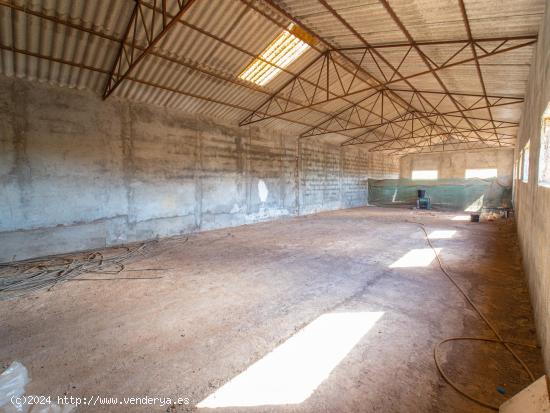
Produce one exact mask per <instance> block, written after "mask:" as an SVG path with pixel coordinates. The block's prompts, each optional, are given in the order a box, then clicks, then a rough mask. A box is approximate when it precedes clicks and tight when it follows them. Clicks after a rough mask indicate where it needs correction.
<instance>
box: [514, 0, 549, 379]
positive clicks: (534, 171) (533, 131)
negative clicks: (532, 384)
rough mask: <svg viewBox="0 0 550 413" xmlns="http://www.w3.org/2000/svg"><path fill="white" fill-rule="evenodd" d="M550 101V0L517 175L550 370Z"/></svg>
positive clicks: (527, 259) (525, 250) (519, 211)
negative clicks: (547, 135)
mask: <svg viewBox="0 0 550 413" xmlns="http://www.w3.org/2000/svg"><path fill="white" fill-rule="evenodd" d="M549 103H550V3H549V2H547V3H546V12H545V17H544V19H543V22H542V25H541V29H540V33H539V39H538V43H537V50H536V53H535V55H534V56H533V61H532V63H531V71H530V74H529V85H528V90H527V98H526V100H525V103H524V109H523V114H522V118H521V123H520V127H519V131H518V146H517V149H516V154H515V158H516V160H517V159H518V154H519V150H521V149H522V148H523V147H524V146H525V144H526V143H527V141H528V140H530V150H529V152H530V154H529V158H530V162H529V179H528V182H527V183H524V182H521V181H520V180H516V181H515V185H516V188H515V189H516V191H515V206H516V215H517V227H518V236H519V241H520V248H521V252H522V256H523V267H524V270H525V272H526V273H527V277H528V280H529V288H530V292H531V302H532V303H533V307H534V310H535V321H536V325H537V334H538V336H539V339H540V343H541V345H542V351H543V357H544V361H545V366H546V374H547V375H550V314H549V312H550V188H548V187H544V186H541V185H539V183H538V171H539V168H540V165H539V154H540V142H541V118H542V115H543V112H544V110H545V109H546V107H547V105H548V104H549Z"/></svg>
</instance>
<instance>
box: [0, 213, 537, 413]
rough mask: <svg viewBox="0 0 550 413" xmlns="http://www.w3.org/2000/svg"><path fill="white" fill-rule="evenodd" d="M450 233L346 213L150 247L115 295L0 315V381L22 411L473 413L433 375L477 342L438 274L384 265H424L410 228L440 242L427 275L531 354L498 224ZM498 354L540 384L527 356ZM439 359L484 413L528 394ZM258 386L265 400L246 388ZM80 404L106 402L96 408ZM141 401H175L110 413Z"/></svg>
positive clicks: (514, 377) (61, 291) (30, 301)
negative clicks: (63, 403)
mask: <svg viewBox="0 0 550 413" xmlns="http://www.w3.org/2000/svg"><path fill="white" fill-rule="evenodd" d="M455 215H456V214H449V213H441V212H418V211H411V210H404V209H402V210H401V209H380V208H359V209H352V210H343V211H335V212H328V213H321V214H317V215H311V216H305V217H299V218H293V219H285V220H279V221H275V222H269V223H262V224H255V225H250V226H243V227H238V228H232V229H225V230H219V231H211V232H207V233H201V234H196V235H192V236H190V237H189V239H188V241H187V242H184V240H183V239H180V240H177V241H167V242H165V241H161V242H159V243H158V244H156V245H154V246H152V247H151V248H150V249H149V250H148V252H147V253H146V254H145V255H144V256H140V257H138V258H135V259H133V260H132V261H131V262H128V263H127V264H126V270H125V271H124V272H122V273H120V274H118V275H114V276H113V278H121V279H117V280H96V281H85V280H84V281H78V282H77V281H69V282H66V283H63V284H60V285H57V286H56V287H55V288H53V289H52V290H51V291H44V292H40V293H38V294H33V295H32V296H28V297H24V298H19V299H15V300H10V301H3V302H0V314H1V316H0V363H1V364H0V367H2V368H6V367H7V366H8V365H9V364H10V362H11V361H13V360H19V361H21V362H22V363H23V364H24V365H25V366H26V367H27V368H28V369H29V373H30V375H31V378H32V381H31V383H30V385H29V386H28V389H27V390H28V391H27V394H34V395H52V396H61V395H68V396H75V397H82V398H84V397H86V398H87V403H93V402H92V401H90V399H94V400H95V403H96V406H80V407H79V408H78V410H77V411H78V412H95V411H108V412H115V411H116V412H164V411H178V412H179V411H194V410H195V409H197V410H198V411H205V412H208V411H214V410H209V409H208V408H200V407H199V408H197V407H196V405H197V404H199V403H200V402H201V401H204V400H205V399H206V401H205V402H203V405H208V401H209V400H210V401H211V400H212V397H210V398H209V396H211V395H212V394H215V393H216V392H217V391H219V392H220V393H217V394H220V395H221V396H223V397H220V398H218V399H217V400H218V404H219V405H222V406H233V407H220V408H217V409H216V410H215V411H220V412H226V411H238V412H315V413H320V412H383V413H392V412H415V413H416V412H445V413H452V412H464V413H475V412H487V411H490V410H488V409H486V408H483V407H480V406H478V405H476V404H474V403H473V402H471V401H469V400H467V399H465V398H464V397H462V396H461V395H459V394H458V393H456V392H455V391H454V390H453V389H452V388H451V387H450V386H449V385H448V384H447V383H446V382H445V381H444V380H443V379H442V378H441V377H440V375H439V374H438V372H437V370H436V367H435V365H434V359H433V351H434V346H435V345H436V344H437V343H438V342H439V341H441V340H443V339H445V338H447V337H452V336H485V337H492V335H491V333H490V331H489V330H488V329H487V327H486V326H485V325H484V324H483V323H482V322H481V321H480V320H479V318H478V316H477V315H476V313H475V312H474V311H473V310H472V309H471V308H470V307H469V306H468V304H467V303H466V302H465V300H464V299H463V298H462V297H461V296H460V295H459V293H458V292H457V291H456V290H455V289H454V287H453V286H452V285H451V283H450V282H449V280H448V279H446V278H445V277H444V275H443V274H442V272H441V270H440V268H439V266H438V264H437V260H433V261H432V262H431V264H429V265H427V266H424V267H418V266H399V265H396V264H395V263H396V261H398V260H399V259H400V258H401V257H402V256H404V255H405V254H407V253H409V252H410V251H411V250H416V249H423V250H424V249H428V248H429V246H428V244H427V242H426V240H425V237H424V234H423V232H422V231H421V230H420V228H419V226H418V225H416V224H414V223H411V222H410V221H419V222H423V223H424V224H425V225H426V229H427V231H428V233H432V231H435V230H442V231H456V232H455V233H452V234H451V235H452V236H451V238H447V239H433V240H432V242H433V244H434V247H436V248H441V250H440V256H441V260H442V262H443V264H444V265H445V266H446V268H447V269H448V270H449V272H450V273H452V274H453V275H454V276H455V277H456V278H457V280H458V281H459V283H460V285H461V286H463V287H464V288H465V289H466V290H467V291H468V292H469V294H470V295H471V297H472V298H473V300H474V301H475V302H476V303H477V304H478V305H479V306H480V307H481V308H482V310H483V311H484V313H485V314H486V315H487V316H488V318H490V319H491V320H492V321H493V322H494V324H495V325H496V326H497V327H498V329H499V330H500V332H501V334H502V335H503V336H504V337H505V338H506V339H508V340H511V341H519V342H524V343H534V342H535V330H534V323H533V315H532V312H531V307H530V303H529V296H528V292H527V289H526V284H525V281H524V279H523V274H522V271H521V267H520V256H519V252H518V246H517V242H516V236H515V230H514V228H515V227H514V224H513V222H512V221H510V220H509V221H508V222H505V221H504V220H500V221H497V222H481V223H470V222H467V221H457V220H452V218H453V217H455ZM446 234H447V236H448V235H449V233H446ZM429 251H431V250H429ZM400 263H403V261H401V262H400ZM392 264H393V265H392ZM416 264H417V263H415V262H412V264H411V263H408V264H407V263H404V265H416ZM132 269H134V270H136V269H137V270H140V271H128V270H132ZM94 277H96V278H97V274H96V275H93V274H90V275H87V276H85V277H84V276H81V277H80V278H87V279H88V278H94ZM139 277H147V278H146V279H142V280H135V279H127V278H139ZM155 277H162V278H160V279H158V278H155ZM102 278H104V277H102ZM331 317H332V318H331ZM323 329H324V330H323ZM514 348H515V349H516V350H517V351H518V353H520V354H521V356H522V357H523V358H524V360H525V361H526V362H527V364H528V365H529V366H530V367H531V369H532V370H533V372H534V373H535V376H536V377H539V376H541V375H542V374H543V367H542V360H541V356H540V352H539V351H538V350H528V349H527V350H526V349H525V348H523V347H514ZM442 349H443V353H444V354H443V356H442V357H443V367H444V369H445V371H446V372H447V374H448V375H449V376H450V377H452V378H453V379H454V380H456V382H457V383H459V385H461V386H463V387H464V388H465V389H467V390H469V391H470V392H471V393H472V394H473V395H476V396H477V397H480V398H483V399H484V400H487V401H488V402H491V403H497V404H499V403H501V402H503V401H504V400H506V399H507V398H508V397H510V395H513V394H514V393H516V392H517V391H518V390H520V389H521V388H523V387H525V386H526V385H527V384H528V382H529V380H528V376H527V375H526V374H525V372H523V371H522V370H521V368H520V367H519V365H518V364H517V363H516V362H515V361H514V360H513V359H512V356H511V355H510V354H509V353H507V352H506V351H505V350H503V348H502V347H501V346H500V345H499V344H490V343H482V342H471V341H468V342H453V343H448V344H445V345H444V346H443V347H442ZM273 350H275V351H273ZM272 351H273V353H270V352H272ZM264 357H265V358H264ZM288 357H294V358H293V359H292V361H290V362H289V360H288ZM285 358H286V359H285ZM266 359H267V361H266ZM308 363H309V364H308ZM325 364H326V365H325ZM250 366H252V367H250ZM304 366H306V367H304ZM249 367H250V368H249ZM247 369H248V370H247ZM270 369H271V370H270ZM245 370H246V371H245ZM304 370H307V372H304ZM242 372H244V373H243V374H241V373H242ZM306 373H307V374H306ZM247 374H251V375H252V376H250V377H252V378H250V377H248V378H247V377H245V376H246V375H247ZM304 374H305V376H304ZM262 375H263V376H262ZM236 377H237V379H235V380H234V381H233V382H234V383H233V384H232V385H227V386H226V387H225V388H224V387H223V386H224V384H225V383H227V382H228V381H230V380H232V379H234V378H236ZM247 380H248V381H247ZM272 381H274V382H275V383H276V386H279V391H274V390H273V389H266V388H262V386H264V387H265V386H266V383H270V382H272ZM243 383H244V384H246V383H248V384H249V385H251V387H246V385H245V386H244V388H243ZM289 383H290V384H289ZM305 384H308V386H309V387H308V386H306V387H307V388H304V389H301V388H300V387H301V386H302V385H305ZM498 386H501V387H502V388H503V389H504V390H505V392H506V394H504V395H503V394H501V393H499V392H498V391H497V387H498ZM239 389H240V390H241V393H240V394H233V395H232V396H231V395H230V396H228V394H230V393H231V391H234V392H237V391H238V390H239ZM503 389H500V390H501V391H502V390H503ZM285 391H286V392H290V393H292V394H288V395H287V394H286V393H285ZM270 392H272V393H274V394H270ZM96 396H100V397H110V396H112V397H118V399H117V401H116V402H114V403H115V405H111V406H99V404H101V402H105V400H99V399H97V398H96ZM144 396H151V397H163V398H172V399H173V400H175V399H177V398H187V399H188V400H183V401H180V402H181V403H180V404H177V402H176V404H175V405H172V406H170V404H169V403H168V404H167V405H162V404H163V403H164V402H167V400H160V401H157V403H156V404H155V405H143V404H142V405H129V404H128V403H127V402H128V401H127V400H126V401H124V400H122V398H123V397H139V398H143V397H144ZM224 397H225V399H224ZM228 397H229V399H228ZM231 397H233V399H231ZM270 397H271V398H270ZM224 400H225V401H224ZM227 400H230V402H228V401H227ZM231 400H232V401H231ZM266 400H268V402H266ZM82 401H83V399H82ZM187 401H188V404H186V402H187ZM111 403H113V400H111ZM135 403H140V402H137V401H136V402H135ZM135 403H134V404H135ZM141 403H146V402H145V401H144V400H141ZM224 403H225V404H224ZM235 405H237V406H238V407H235ZM199 406H201V405H200V404H199ZM244 406H247V407H244Z"/></svg>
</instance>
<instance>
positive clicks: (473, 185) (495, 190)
mask: <svg viewBox="0 0 550 413" xmlns="http://www.w3.org/2000/svg"><path fill="white" fill-rule="evenodd" d="M418 189H424V190H426V196H427V197H429V198H430V199H431V204H432V207H433V208H438V209H449V210H462V211H464V210H468V211H479V210H480V209H481V208H482V207H485V208H511V206H512V187H509V186H504V185H502V184H500V183H499V182H498V181H497V179H496V178H491V179H478V178H474V179H438V180H437V181H424V180H415V181H413V180H410V179H369V180H368V190H369V204H372V205H379V206H400V205H405V206H415V205H416V200H417V197H418V194H417V190H418Z"/></svg>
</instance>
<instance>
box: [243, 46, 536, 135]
mask: <svg viewBox="0 0 550 413" xmlns="http://www.w3.org/2000/svg"><path fill="white" fill-rule="evenodd" d="M536 42H537V37H536V36H519V37H506V38H487V39H474V40H472V41H470V40H464V41H438V42H425V43H415V44H411V43H402V44H391V45H377V46H370V47H355V48H346V49H338V50H330V51H327V52H325V53H323V54H321V55H319V56H318V57H317V59H315V60H314V61H312V62H311V63H310V64H308V65H307V66H306V67H305V68H304V69H303V70H302V71H301V72H300V73H299V74H297V75H296V76H294V77H292V78H291V79H290V80H288V81H287V82H286V83H285V84H284V85H283V86H282V87H280V88H279V89H278V90H277V91H276V92H275V93H273V94H272V95H270V96H269V97H268V98H267V99H266V100H265V101H264V102H263V103H261V104H260V105H259V106H258V107H257V108H256V109H255V110H254V111H253V112H251V113H250V114H249V115H248V116H247V117H246V118H244V119H243V120H242V121H241V122H240V125H241V126H243V125H248V124H251V123H256V122H260V121H263V120H267V119H270V118H273V117H280V116H283V115H286V114H288V113H293V112H297V111H300V110H303V109H309V108H312V107H314V106H316V105H319V104H323V103H329V102H334V101H338V100H342V99H352V100H357V99H358V98H359V99H360V100H359V102H357V103H354V104H352V105H350V106H348V108H347V109H349V108H350V107H351V106H353V105H358V106H361V99H364V95H365V94H366V93H369V92H372V91H373V90H381V89H383V88H388V89H389V86H391V85H395V84H397V83H402V82H404V81H407V80H409V79H413V78H416V77H419V76H423V75H427V74H429V73H433V72H439V71H441V70H443V69H447V68H450V67H454V66H458V65H463V64H467V63H471V62H476V61H479V60H481V59H484V58H488V57H492V56H496V55H499V54H502V53H506V52H511V51H513V50H517V49H520V48H523V47H527V46H531V45H533V44H534V43H536ZM496 43H498V44H496ZM495 44H496V46H495ZM422 45H424V46H430V45H448V46H449V47H454V48H455V52H454V53H452V54H451V56H450V57H448V58H446V59H445V61H443V62H437V63H436V61H437V59H436V58H435V57H430V55H429V54H430V53H429V52H428V51H427V50H426V49H424V48H421V46H422ZM413 46H414V47H415V48H416V50H417V51H418V52H417V53H419V54H421V55H422V57H424V58H425V59H426V61H427V62H429V65H430V68H429V69H428V70H426V69H420V70H418V71H417V72H414V73H411V74H408V75H406V76H404V75H402V74H401V73H400V72H399V69H400V67H401V66H403V65H404V64H406V62H407V58H411V57H412V56H411V48H413ZM472 46H473V47H476V48H477V50H478V53H477V54H476V56H475V57H474V56H471V55H466V54H465V50H466V49H468V48H469V47H472ZM384 48H398V49H400V50H401V51H402V58H401V61H400V65H399V66H398V67H396V68H390V67H388V66H387V65H384V62H382V61H381V60H380V59H377V58H376V54H374V53H369V52H370V51H372V50H375V49H376V50H378V52H381V51H383V50H384ZM338 53H342V54H343V55H344V56H345V57H349V58H350V59H351V60H353V61H355V62H356V63H357V67H355V68H353V69H350V68H347V67H344V65H342V64H341V63H340V62H339V61H338V60H337V59H335V55H337V54H338ZM351 54H353V55H354V56H355V58H352V57H351ZM367 66H371V67H377V68H379V69H378V70H379V72H380V73H381V75H382V77H383V79H384V80H383V81H382V82H381V84H380V85H377V86H371V85H368V84H367V85H365V83H364V80H362V79H361V78H360V77H359V76H358V72H359V70H360V69H364V68H366V67H367ZM304 78H307V79H315V80H313V81H311V82H310V85H309V87H304V82H303V79H304ZM327 79H330V83H328V84H327ZM321 90H322V91H323V92H324V93H321ZM290 99H292V100H293V101H294V103H293V104H287V101H288V100H290ZM334 117H337V115H335V116H334ZM327 120H328V119H325V121H324V122H326V121H327ZM307 132H308V131H306V132H305V133H304V135H305V134H307Z"/></svg>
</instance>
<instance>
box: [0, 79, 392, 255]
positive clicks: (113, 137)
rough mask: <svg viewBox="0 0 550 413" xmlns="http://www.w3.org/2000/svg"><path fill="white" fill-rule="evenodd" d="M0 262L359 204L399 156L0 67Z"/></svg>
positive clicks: (390, 175) (365, 201)
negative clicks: (101, 94) (2, 73)
mask: <svg viewBox="0 0 550 413" xmlns="http://www.w3.org/2000/svg"><path fill="white" fill-rule="evenodd" d="M0 132H1V133H0V261H5V260H11V259H13V258H14V257H15V258H16V259H24V258H28V257H34V256H40V255H46V254H53V253H61V252H66V251H74V250H83V249H90V248H98V247H104V246H109V245H116V244H120V243H125V242H131V241H136V240H145V239H151V238H154V237H157V236H160V237H163V236H170V235H176V234H182V233H190V232H194V231H201V230H208V229H214V228H223V227H231V226H235V225H242V224H247V223H253V222H258V221H262V220H268V219H274V218H277V217H283V216H293V215H298V214H306V213H311V212H316V211H322V210H328V209H338V208H348V207H355V206H361V205H365V204H366V203H367V193H368V191H367V178H369V177H377V176H378V177H396V176H397V175H398V173H399V164H398V160H396V159H392V158H385V157H383V156H381V155H374V154H368V153H366V152H365V151H364V150H361V149H359V148H357V147H346V148H341V147H339V146H331V145H328V144H322V143H319V142H315V141H310V142H299V141H298V140H297V139H296V137H295V136H289V135H286V134H285V133H283V132H281V131H272V130H266V129H263V128H261V127H255V128H239V127H238V126H235V125H231V124H223V123H220V122H217V121H213V120H212V119H206V118H201V117H196V116H194V117H190V116H186V115H184V114H182V113H180V112H177V111H172V110H167V109H164V108H159V107H153V106H145V105H139V104H132V103H129V102H125V101H120V100H117V99H109V100H107V101H102V100H101V99H99V98H98V97H96V96H94V95H92V94H90V93H88V92H82V91H75V90H68V89H61V88H54V87H50V86H47V85H41V84H37V83H29V82H24V81H21V80H18V79H8V78H0Z"/></svg>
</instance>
